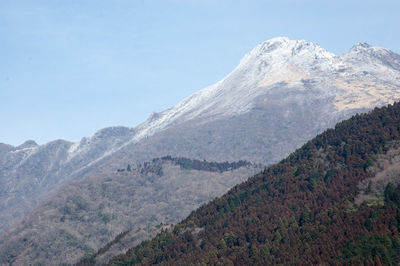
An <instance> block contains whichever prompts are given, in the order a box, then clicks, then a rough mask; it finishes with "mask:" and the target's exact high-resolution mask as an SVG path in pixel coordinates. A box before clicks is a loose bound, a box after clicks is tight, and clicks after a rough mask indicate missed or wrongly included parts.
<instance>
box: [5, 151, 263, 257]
mask: <svg viewBox="0 0 400 266" xmlns="http://www.w3.org/2000/svg"><path fill="white" fill-rule="evenodd" d="M126 169H127V170H129V171H127V170H125V169H119V170H118V171H116V169H115V171H114V172H112V173H104V174H102V175H99V176H91V177H88V178H86V179H84V180H77V181H75V182H72V183H71V184H68V185H66V186H64V187H62V189H60V190H59V191H58V192H57V193H56V194H55V195H53V196H51V197H49V198H48V199H46V200H45V201H44V202H42V203H41V204H40V205H39V206H38V207H37V208H36V209H35V210H34V211H33V212H32V213H31V214H29V215H28V216H26V217H24V219H23V220H22V222H20V223H18V224H17V226H15V227H13V228H12V229H11V230H9V231H7V232H6V233H5V234H3V237H2V238H0V265H8V264H13V265H29V264H33V265H38V264H41V265H59V264H61V263H63V262H64V263H76V262H77V261H78V260H79V259H80V258H82V257H83V256H85V255H88V254H91V253H94V252H95V251H97V250H98V249H100V248H101V247H102V246H104V245H105V244H106V243H108V242H110V241H111V240H112V239H113V238H114V237H116V236H117V235H118V234H120V233H123V232H127V231H129V235H128V236H129V237H130V239H128V240H129V241H125V242H126V244H125V245H128V246H130V245H132V243H135V242H138V241H139V240H143V239H148V238H149V237H150V236H153V235H154V234H155V233H157V232H159V231H160V229H161V228H162V227H163V226H165V225H169V224H175V223H176V222H178V221H180V220H181V219H183V218H184V217H186V216H187V215H188V214H189V213H190V212H191V211H192V210H194V209H196V208H197V207H199V206H200V205H201V204H204V203H206V202H208V201H210V200H212V199H214V198H215V197H216V196H220V195H222V194H223V193H225V192H226V191H227V190H228V189H229V188H231V187H232V186H234V185H235V184H237V183H240V182H242V181H244V180H246V179H247V178H248V177H249V176H251V175H253V174H255V173H256V172H259V171H261V169H262V168H261V167H260V166H258V165H253V164H250V163H248V162H243V161H242V162H237V163H208V162H205V161H194V160H189V159H184V158H171V157H165V158H162V159H154V160H152V161H151V162H146V163H144V164H143V165H141V166H133V165H132V166H129V167H128V168H126ZM137 244H138V243H137ZM121 248H123V247H121ZM125 250H126V249H125ZM122 251H124V249H116V250H114V251H113V252H114V253H112V252H111V253H110V252H108V254H107V256H108V257H107V258H110V257H112V256H113V255H114V256H115V255H117V254H119V253H120V252H122ZM105 259H106V258H103V259H102V260H103V262H105V261H104V260H105Z"/></svg>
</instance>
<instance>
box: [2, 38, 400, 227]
mask: <svg viewBox="0 0 400 266" xmlns="http://www.w3.org/2000/svg"><path fill="white" fill-rule="evenodd" d="M399 87H400V56H399V55H397V54H395V53H393V52H391V51H389V50H387V49H384V48H380V47H375V46H370V45H367V44H357V45H355V46H354V47H353V48H352V49H351V50H350V51H349V52H348V53H346V54H344V55H341V56H337V55H334V54H332V53H330V52H328V51H326V50H325V49H323V48H321V47H320V46H318V45H317V44H315V43H311V42H306V41H303V40H297V41H296V40H290V39H288V38H285V37H279V38H274V39H271V40H268V41H266V42H263V43H261V44H259V45H258V46H257V47H255V48H254V49H253V50H252V51H251V52H249V53H248V54H247V55H245V56H244V58H243V59H242V60H241V62H240V64H239V65H238V66H237V67H236V68H235V69H234V70H233V71H232V72H231V73H230V74H229V75H227V76H226V77H225V78H223V79H222V80H221V81H219V82H217V83H216V84H214V85H212V86H210V87H207V88H205V89H203V90H201V91H199V92H197V93H195V94H193V95H191V96H189V97H188V98H186V99H184V100H183V101H181V102H180V103H178V104H177V105H176V106H174V107H171V108H169V109H167V110H165V111H163V112H160V113H153V114H152V115H151V116H150V117H149V118H148V119H147V120H146V121H144V122H143V123H142V124H140V125H138V126H137V127H135V128H124V127H113V128H108V129H102V130H99V131H98V132H97V133H96V134H94V135H93V136H92V137H89V138H82V140H81V141H79V142H76V143H71V142H67V141H62V140H57V141H54V142H50V143H47V144H45V145H42V146H35V145H23V146H21V147H12V146H8V145H1V147H0V188H1V189H2V190H1V193H0V202H1V203H0V232H2V231H4V230H6V229H8V228H9V227H10V226H12V225H13V223H15V222H16V221H18V220H19V219H21V217H22V216H23V215H25V214H26V213H28V212H29V211H31V210H32V209H33V208H34V207H35V206H37V204H38V203H40V202H41V201H42V200H43V199H45V198H46V197H47V196H48V195H49V194H50V193H52V192H54V190H55V189H57V188H59V187H61V186H62V185H63V184H65V183H67V182H69V181H71V180H73V179H77V178H84V177H86V176H90V175H94V174H97V173H99V172H104V171H109V169H117V168H121V167H126V163H127V162H143V161H144V160H149V159H152V158H155V157H162V156H165V155H171V156H175V157H186V158H194V159H201V160H203V159H206V160H209V161H227V160H228V161H238V160H248V161H253V162H261V163H265V164H270V163H273V162H276V161H278V160H281V159H282V158H284V157H285V156H286V155H288V154H289V153H290V152H292V151H293V150H295V148H298V147H299V146H300V145H302V144H303V143H304V142H305V141H307V140H308V139H311V138H312V137H314V136H315V135H316V134H318V133H320V132H322V131H323V130H325V129H326V128H329V127H333V126H334V125H335V123H337V122H338V121H340V120H343V119H345V118H348V117H350V116H351V115H353V114H355V113H357V112H364V111H367V110H370V109H372V108H374V107H376V106H382V105H385V104H387V103H392V102H394V101H395V100H398V99H400V90H399ZM21 198H22V199H24V200H23V201H21Z"/></svg>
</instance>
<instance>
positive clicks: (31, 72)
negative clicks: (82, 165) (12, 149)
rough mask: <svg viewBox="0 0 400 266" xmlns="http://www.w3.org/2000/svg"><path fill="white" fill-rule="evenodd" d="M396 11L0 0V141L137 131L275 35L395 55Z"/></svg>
mask: <svg viewBox="0 0 400 266" xmlns="http://www.w3.org/2000/svg"><path fill="white" fill-rule="evenodd" d="M399 10H400V1H398V0H396V1H385V0H380V1H377V0H376V1H369V0H363V1H351V0H347V1H338V0H337V1H321V0H315V1H311V0H310V1H300V0H297V1H289V0H279V1H276V0H275V1H261V0H259V1H258V0H254V1H252V0H247V1H244V0H243V1H242V0H231V1H225V0H213V1H211V0H112V1H111V0H107V1H106V0H63V1H61V0H35V1H33V0H30V1H28V0H18V1H15V0H1V1H0V96H1V97H0V118H1V120H0V125H1V126H0V142H3V143H8V144H12V145H19V144H21V143H22V142H24V141H25V140H28V139H33V140H35V141H37V142H38V143H39V144H43V143H45V142H48V141H51V140H54V139H60V138H61V139H66V140H71V141H76V140H79V139H80V138H81V137H83V136H90V135H92V134H93V133H94V132H95V131H96V130H98V129H100V128H103V127H107V126H116V125H124V126H135V125H137V124H138V123H140V122H142V121H143V120H145V119H146V117H147V116H148V115H149V114H150V112H153V111H157V112H158V111H162V110H164V109H166V108H168V107H171V106H173V105H175V104H176V103H178V102H179V101H180V100H182V99H184V98H185V97H187V96H189V95H190V94H191V93H193V92H195V91H198V90H200V89H202V88H204V87H206V86H208V85H211V84H213V83H215V82H216V81H218V80H219V79H221V78H223V77H224V76H225V75H226V74H228V73H229V72H230V71H231V70H233V68H234V67H235V66H236V65H237V64H238V63H239V61H240V59H241V58H242V57H243V56H244V54H246V53H247V52H249V51H250V50H251V49H252V48H254V47H255V46H256V45H257V44H258V43H260V42H262V41H265V40H267V39H270V38H273V37H277V36H287V37H289V38H291V39H305V40H307V41H312V42H315V43H318V44H319V45H321V46H322V47H324V48H325V49H327V50H329V51H331V52H334V53H336V54H342V53H345V52H346V51H348V50H349V49H350V48H351V46H352V45H354V44H355V43H357V42H367V43H370V44H373V45H378V46H383V47H386V48H389V49H391V50H392V51H394V52H396V53H400V20H399V16H398V12H399Z"/></svg>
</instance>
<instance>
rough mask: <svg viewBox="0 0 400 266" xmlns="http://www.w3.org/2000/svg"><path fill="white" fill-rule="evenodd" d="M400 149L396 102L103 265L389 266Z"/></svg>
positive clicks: (397, 240) (396, 242)
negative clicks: (370, 196)
mask: <svg viewBox="0 0 400 266" xmlns="http://www.w3.org/2000/svg"><path fill="white" fill-rule="evenodd" d="M399 151H400V104H399V103H396V104H394V105H393V106H389V107H387V108H386V107H385V108H381V109H375V110H374V111H373V112H371V113H369V114H364V115H357V116H355V117H353V118H351V119H350V120H347V121H344V122H341V123H339V124H338V125H337V126H336V127H335V129H334V130H333V129H329V130H327V131H325V132H324V133H322V134H320V135H318V136H317V137H316V138H314V139H313V140H311V141H309V142H307V143H306V144H305V145H304V146H303V147H302V148H301V149H299V150H297V151H296V152H294V153H292V154H291V155H290V156H289V157H288V158H287V159H285V160H282V161H281V162H280V163H278V164H276V165H273V166H271V167H269V168H268V169H266V170H265V171H264V172H263V173H260V174H258V175H256V176H254V177H252V178H250V179H249V180H248V181H247V182H244V183H242V184H240V185H237V186H235V187H234V188H233V189H231V190H230V191H229V192H228V193H227V194H225V195H224V196H222V197H220V198H218V199H215V200H214V201H212V202H211V203H209V204H207V205H206V206H202V207H200V208H199V209H198V210H197V211H196V212H194V213H192V214H191V215H190V216H189V217H188V218H187V219H185V220H184V221H183V222H181V223H179V224H178V225H176V226H175V227H174V228H173V230H168V231H163V232H162V233H161V234H159V235H158V236H157V237H156V238H154V239H153V240H151V241H145V242H143V243H142V244H141V245H139V246H137V247H136V248H133V249H131V250H129V251H128V252H127V253H126V254H124V255H120V256H119V257H117V258H115V259H113V260H112V261H111V262H110V265H132V264H141V265H152V264H162V265H190V264H216V263H221V264H227V265H228V264H229V265H276V264H285V265H286V264H294V265H311V264H312V265H344V264H353V265H360V264H364V265H374V264H376V265H382V264H384V265H398V264H399V263H400V256H399V254H400V178H399V176H400V164H399V158H398V157H399ZM384 158H386V162H385V163H383V161H382V160H383V159H384ZM392 159H393V160H392ZM381 165H383V166H381ZM388 170H390V171H388ZM384 172H385V173H384ZM389 172H390V173H389ZM383 173H384V175H385V176H386V179H385V180H384V182H383V183H381V185H382V188H379V186H376V185H370V186H369V188H367V189H365V190H364V191H363V189H360V186H361V187H362V183H363V182H365V181H371V183H375V184H377V183H379V182H382V181H383V179H382V177H381V176H382V174H383ZM392 183H393V184H395V185H393V184H392ZM396 186H397V187H396ZM362 194H371V195H373V196H375V197H377V198H379V199H378V200H377V201H371V200H368V199H367V198H365V199H364V200H361V201H358V202H355V199H356V198H359V197H360V195H362Z"/></svg>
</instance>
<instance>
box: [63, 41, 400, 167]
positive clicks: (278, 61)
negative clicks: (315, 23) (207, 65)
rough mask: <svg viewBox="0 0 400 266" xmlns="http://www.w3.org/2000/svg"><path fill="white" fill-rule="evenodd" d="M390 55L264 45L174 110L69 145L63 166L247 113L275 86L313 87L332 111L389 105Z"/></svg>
mask: <svg viewBox="0 0 400 266" xmlns="http://www.w3.org/2000/svg"><path fill="white" fill-rule="evenodd" d="M390 53H391V52H390V51H389V50H387V49H384V48H380V47H375V46H370V45H367V44H357V45H355V46H353V48H352V49H351V50H350V51H349V52H348V53H346V54H344V55H342V56H337V55H335V54H333V53H330V52H328V51H327V50H325V49H323V48H321V47H320V46H318V45H317V44H315V43H312V42H306V41H304V40H290V39H289V38H287V37H278V38H274V39H271V40H268V41H266V42H263V43H260V44H259V45H257V46H256V47H255V48H254V49H253V50H252V51H250V52H249V53H248V54H246V55H245V56H244V57H243V59H242V60H241V61H240V63H239V65H238V66H237V67H236V68H235V69H234V70H233V71H232V72H231V73H230V74H229V75H227V76H226V77H225V78H223V79H222V80H221V81H219V82H217V83H216V84H214V85H211V86H209V87H207V88H205V89H203V90H201V91H199V92H197V93H194V94H193V95H191V96H189V97H187V98H186V99H184V100H183V101H181V102H180V103H178V104H177V105H175V106H174V107H171V108H169V109H167V110H165V111H163V112H160V113H152V114H151V115H150V116H149V118H148V119H147V120H146V121H144V122H143V123H142V124H140V125H138V126H137V127H136V128H134V129H129V130H128V129H124V128H120V127H115V128H107V129H103V130H100V131H98V132H96V133H95V134H94V135H93V136H92V137H90V138H83V139H82V140H81V141H79V142H76V143H74V144H73V145H71V147H70V148H69V150H68V154H67V161H69V160H71V159H72V158H74V157H76V156H78V155H79V156H84V155H85V154H86V153H88V152H90V151H92V150H93V149H97V147H98V146H97V145H106V147H107V149H106V150H105V151H104V152H100V153H99V154H98V155H97V158H96V159H95V160H93V161H91V162H90V163H89V164H88V165H91V164H93V163H95V162H97V161H99V160H101V159H102V158H104V157H106V156H109V155H111V154H113V153H114V152H116V151H118V150H119V149H121V148H123V147H125V146H126V145H129V144H131V143H135V142H137V141H140V140H141V139H143V138H147V137H150V136H152V135H154V134H156V133H158V132H161V131H163V130H165V129H167V128H169V127H171V126H175V125H178V124H181V123H184V122H186V121H188V120H192V119H196V122H197V123H205V122H208V121H212V120H213V119H221V118H223V117H229V116H236V115H240V114H244V113H246V112H248V111H250V110H251V109H252V108H253V106H254V102H255V100H256V99H257V98H259V97H260V96H262V95H266V93H267V92H268V91H269V90H276V89H279V86H276V85H277V84H280V83H284V84H286V85H287V86H291V87H293V88H295V89H297V90H304V84H303V82H304V81H305V80H312V81H313V82H317V83H318V84H320V86H321V90H326V93H327V94H329V95H334V100H333V102H332V104H333V105H334V106H335V107H336V109H337V111H342V110H346V109H353V108H372V107H373V106H377V105H382V104H384V103H391V102H393V101H394V100H398V99H400V91H399V89H398V88H399V86H400V71H399V70H396V69H394V68H392V67H391V66H390V65H388V64H386V63H385V60H386V59H385V60H383V59H381V58H382V57H384V56H386V57H387V56H389V57H390ZM398 64H399V66H400V63H398ZM399 69H400V68H399ZM125 135H126V136H128V137H126V136H125ZM124 136H125V137H124ZM108 139H110V140H108ZM107 141H109V142H110V143H108V142H107Z"/></svg>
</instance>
